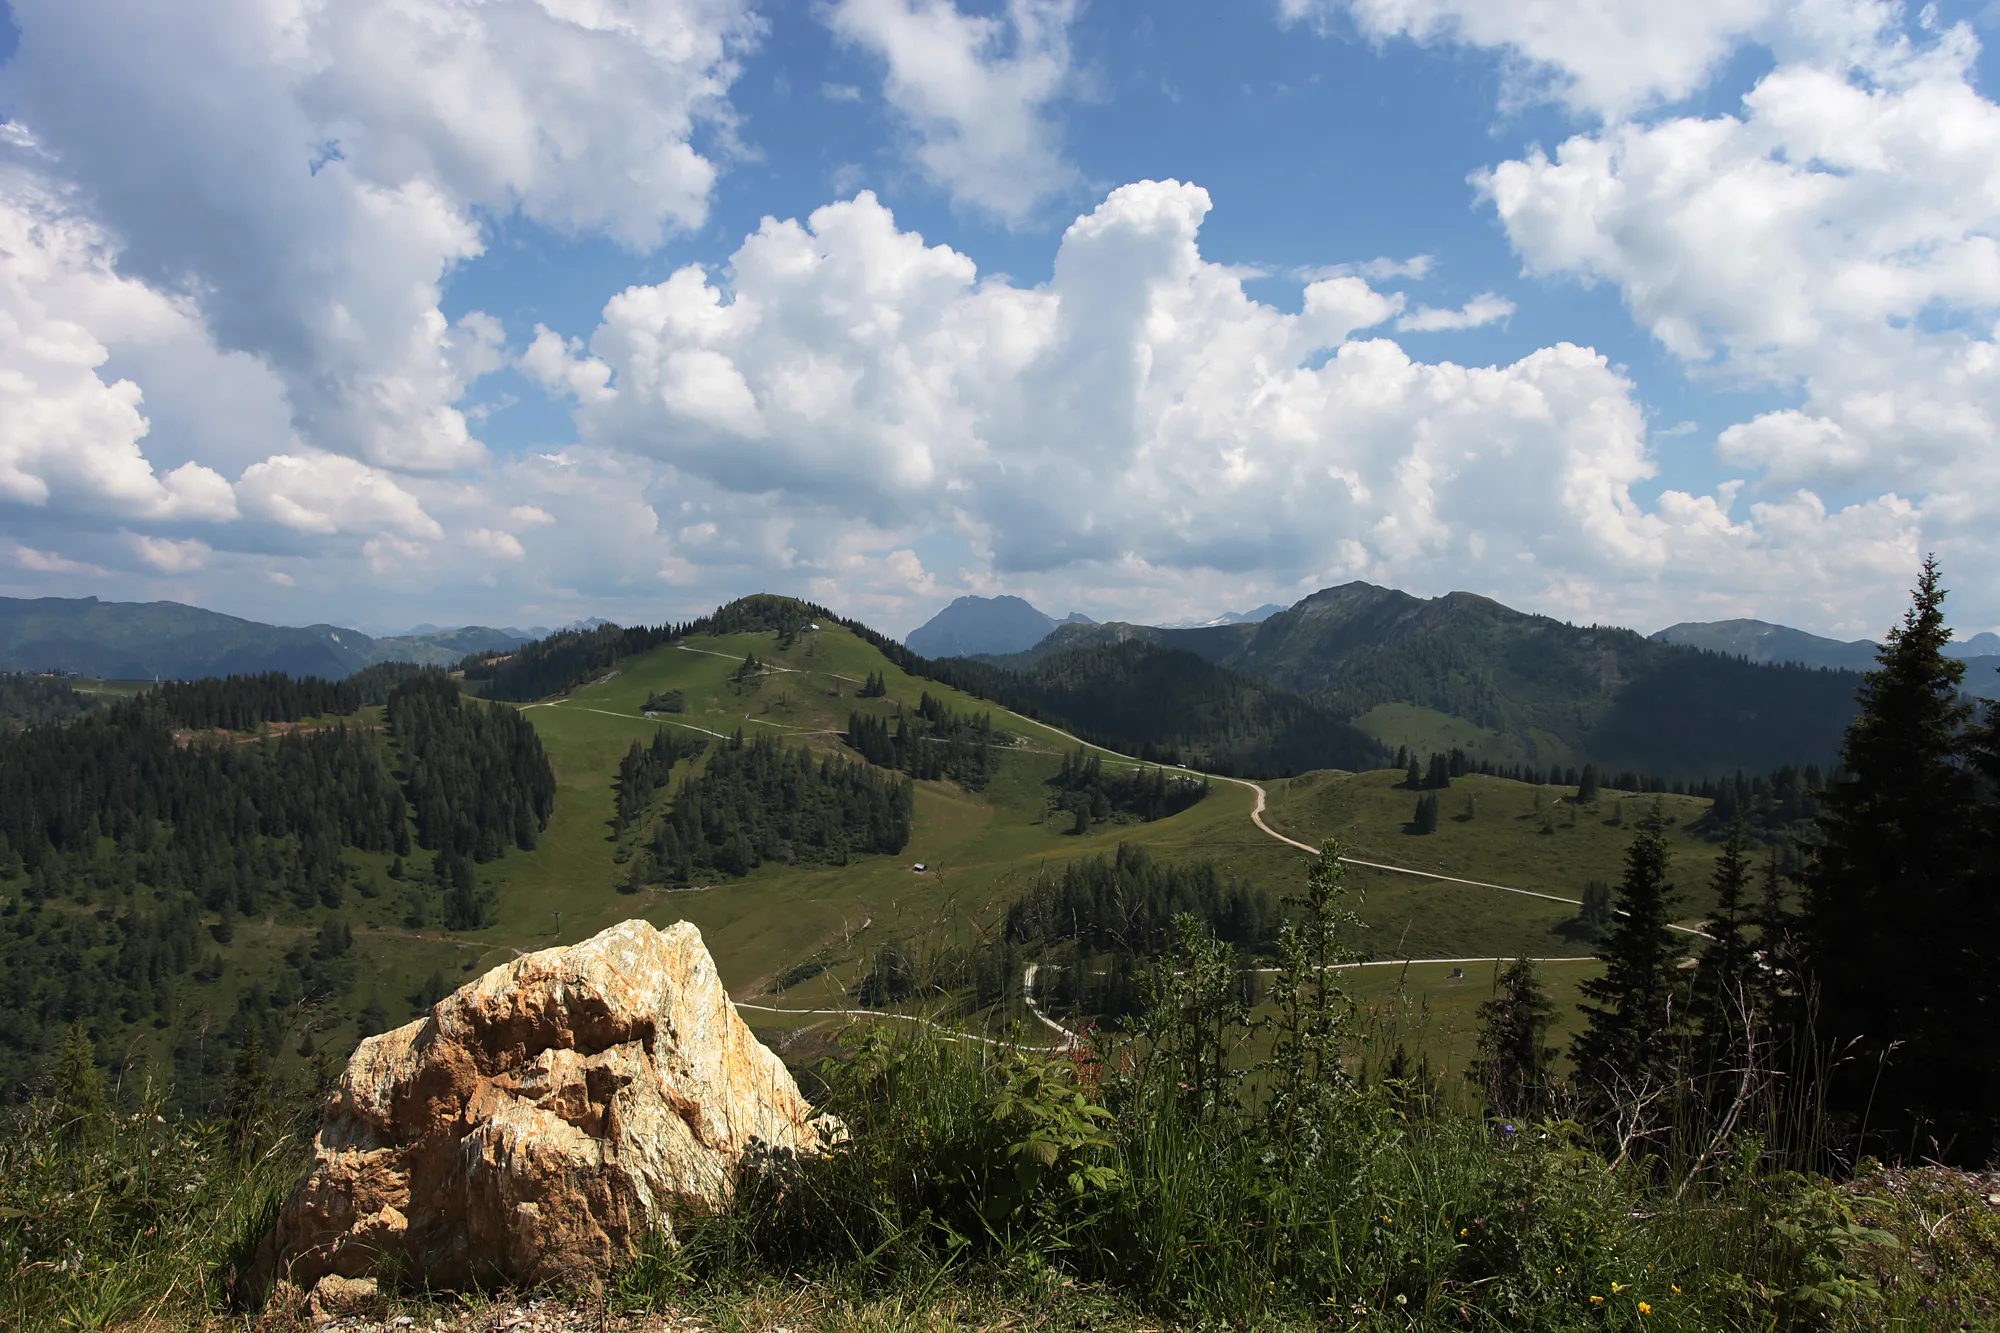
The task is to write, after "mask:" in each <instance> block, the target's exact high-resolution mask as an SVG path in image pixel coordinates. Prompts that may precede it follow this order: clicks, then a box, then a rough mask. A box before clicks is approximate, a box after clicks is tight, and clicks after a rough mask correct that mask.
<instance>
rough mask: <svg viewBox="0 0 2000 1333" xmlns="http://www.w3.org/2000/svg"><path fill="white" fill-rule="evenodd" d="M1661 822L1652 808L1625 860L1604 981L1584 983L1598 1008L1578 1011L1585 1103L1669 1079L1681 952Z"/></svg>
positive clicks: (1574, 1051) (1679, 1010)
mask: <svg viewBox="0 0 2000 1333" xmlns="http://www.w3.org/2000/svg"><path fill="white" fill-rule="evenodd" d="M1670 868H1671V858H1670V856H1669V853H1668V849H1667V824H1666V817H1665V816H1664V814H1662V812H1661V811H1660V810H1659V808H1658V807H1655V808H1654V810H1653V812H1652V813H1651V814H1649V815H1647V816H1646V818H1645V819H1644V820H1643V821H1641V823H1640V825H1639V832H1638V835H1637V836H1636V837H1634V838H1633V839H1632V845H1631V847H1630V848H1628V849H1627V850H1626V853H1625V876H1624V878H1623V879H1622V880H1621V881H1620V882H1619V886H1618V912H1619V914H1618V915H1617V916H1616V917H1614V918H1613V920H1612V927H1611V935H1610V938H1609V939H1607V940H1606V941H1605V943H1604V946H1603V947H1602V948H1601V949H1600V950H1599V951H1598V957H1600V958H1602V959H1603V960H1604V975H1603V976H1601V977H1597V978H1594V979H1592V980H1590V981H1586V982H1584V983H1583V993H1584V994H1585V995H1587V996H1589V997H1590V998H1591V999H1593V1000H1595V1001H1597V1003H1596V1004H1595V1005H1590V1004H1586V1005H1580V1006H1578V1007H1579V1008H1580V1009H1581V1010H1582V1011H1583V1014H1584V1029H1583V1031H1582V1032H1580V1033H1578V1034H1577V1036H1576V1039H1575V1041H1574V1042H1573V1043H1572V1044H1571V1057H1572V1058H1573V1059H1574V1060H1575V1062H1576V1069H1577V1073H1578V1074H1579V1075H1580V1076H1581V1077H1582V1079H1583V1082H1584V1084H1585V1087H1586V1088H1587V1089H1588V1090H1589V1093H1590V1095H1593V1096H1595V1097H1597V1098H1598V1099H1600V1100H1603V1099H1610V1100H1616V1099H1618V1098H1620V1097H1622V1096H1625V1095H1628V1094H1630V1093H1632V1092H1635V1091H1637V1090H1640V1089H1643V1088H1645V1087H1647V1086H1656V1085H1657V1084H1658V1082H1659V1081H1660V1079H1662V1078H1663V1077H1664V1076H1665V1075H1666V1074H1667V1072H1668V1070H1669V1068H1670V1065H1671V1060H1672V1055H1673V1049H1672V1048H1673V1046H1674V1044H1675V1043H1674V1041H1673V1038H1674V1037H1675V1036H1677V1035H1678V1029H1679V1028H1680V1027H1681V1026H1682V1022H1683V1019H1684V1016H1685V1014H1684V1010H1685V1006H1684V1005H1683V1004H1682V1002H1681V999H1682V997H1681V991H1682V986H1681V979H1680V974H1679V967H1680V960H1681V954H1682V950H1681V947H1680V944H1679V942H1678V941H1677V940H1676V939H1675V938H1674V932H1673V928H1672V923H1673V906H1674V899H1675V894H1674V891H1673V885H1672V883H1671V882H1670V880H1669V879H1668V874H1669V870H1670Z"/></svg>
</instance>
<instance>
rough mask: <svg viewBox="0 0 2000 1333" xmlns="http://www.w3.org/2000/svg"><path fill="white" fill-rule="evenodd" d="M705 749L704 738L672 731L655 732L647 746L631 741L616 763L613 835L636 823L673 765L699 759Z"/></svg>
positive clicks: (661, 787) (661, 729)
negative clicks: (621, 757) (616, 792)
mask: <svg viewBox="0 0 2000 1333" xmlns="http://www.w3.org/2000/svg"><path fill="white" fill-rule="evenodd" d="M707 745H708V741H707V739H706V738H705V737H701V736H685V735H680V734H677V733H676V732H675V731H674V730H673V728H671V727H661V728H660V729H659V730H658V731H655V732H654V733H653V739H652V741H651V743H649V744H646V745H641V744H640V743H639V742H638V741H633V742H632V744H631V746H630V748H628V749H627V750H626V751H625V757H624V758H623V759H620V760H619V761H618V800H617V804H616V806H615V809H614V812H613V815H612V824H613V827H614V829H615V831H616V832H619V833H623V832H624V831H625V830H626V829H628V828H630V827H632V825H634V824H636V823H638V822H639V820H640V819H641V818H643V817H644V815H645V813H646V807H647V806H648V805H650V804H651V803H652V800H653V794H654V793H655V792H657V791H660V790H661V789H663V788H664V787H665V786H666V785H667V780H668V778H670V777H671V776H672V775H673V771H674V765H675V764H678V763H681V762H682V761H684V760H691V759H698V758H700V757H701V752H702V750H703V749H705V748H706V747H707Z"/></svg>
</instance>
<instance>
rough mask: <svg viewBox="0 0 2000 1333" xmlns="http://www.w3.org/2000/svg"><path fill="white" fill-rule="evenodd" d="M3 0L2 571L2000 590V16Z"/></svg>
mask: <svg viewBox="0 0 2000 1333" xmlns="http://www.w3.org/2000/svg"><path fill="white" fill-rule="evenodd" d="M6 13H7V18H8V20H9V28H10V32H9V33H7V34H0V54H4V57H5V59H4V63H0V115H4V116H5V118H6V124H5V135H4V138H0V365H4V366H7V367H10V368H11V369H12V372H13V373H11V374H9V375H0V418H5V419H7V420H8V421H9V422H10V426H9V429H8V430H7V431H6V432H4V433H0V593H4V594H6V595H16V596H43V595H61V596H80V595H86V594H89V595H96V596H99V597H103V598H107V599H150V598H155V597H169V598H174V599H177V600H183V601H191V602H196V603H200V604H202V605H208V606H214V607H217V608H219V609H223V610H228V611H232V612H236V613H239V614H244V615H250V616H255V617H258V618H264V619H271V620H278V621H284V622H290V623H304V622H308V621H319V620H332V621H337V622H340V623H348V624H358V625H361V626H363V627H364V628H392V627H396V626H399V625H405V624H409V623H414V622H416V621H433V622H440V623H460V622H468V621H479V622H486V623H512V624H527V623H555V622H558V621H560V620H565V619H569V618H572V617H575V616H582V615H593V614H595V615H605V616H610V617H613V618H617V619H624V620H637V619H654V620H657V619H663V618H668V617H672V616H680V615H685V614H688V613H690V612H692V611H696V610H700V609H703V608H705V607H707V606H711V605H713V604H715V603H716V602H718V601H720V600H723V599H726V598H728V597H732V596H736V595H740V594H741V593H744V592H749V591H753V590H758V589H771V590H777V591H784V592H792V593H797V594H801V595H806V596H810V597H814V598H816V599H818V600H821V601H825V602H828V603H830V604H833V605H835V606H837V607H839V608H841V609H843V610H847V611H849V612H851V613H853V614H856V615H859V616H861V617H862V618H864V619H866V620H869V621H870V622H872V623H876V624H878V625H881V626H882V627H883V628H885V629H888V630H891V631H897V632H900V631H904V630H907V629H908V628H910V627H912V626H913V625H915V624H917V623H920V622H921V621H922V620H923V619H925V618H926V617H927V616H928V615H929V614H930V613H931V612H933V611H934V610H935V609H936V608H937V607H939V606H941V605H942V604H943V603H944V602H946V601H948V600H950V598H952V597H953V596H956V595H958V594H960V593H965V592H980V593H993V592H1001V591H1006V592H1014V593H1019V594H1021V595H1023V596H1027V597H1029V598H1030V599H1031V600H1033V601H1035V602H1036V603H1037V604H1038V605H1041V606H1043V607H1044V608H1045V609H1048V610H1051V611H1053V612H1056V613H1058V614H1060V613H1062V612H1064V611H1068V610H1070V609H1080V610H1083V611H1085V612H1086V613H1088V614H1090V615H1093V616H1095V617H1098V618H1106V617H1120V618H1130V619H1160V620H1174V619H1183V618H1200V617H1206V616H1208V615H1212V614H1214V613H1216V612H1218V611H1222V610H1227V609H1242V608H1247V607H1250V606H1254V605H1256V604H1258V603H1261V602H1265V601H1277V602H1281V603H1283V602H1289V601H1292V600H1294V599H1296V598H1297V597H1299V596H1302V595H1304V594H1305V593H1307V592H1309V591H1311V590H1313V589H1314V588H1317V587H1321V586H1325V585H1327V584H1330V583H1336V582H1342V581H1345V580H1347V579H1350V578H1365V579H1368V580H1370V581H1374V582H1380V583H1386V584H1392V585H1396V586H1401V587H1407V588H1409V589H1411V590H1412V591H1415V592H1419V593H1423V594H1435V593H1441V592H1445V591H1449V590H1452V589H1460V588H1462V589H1468V590H1471V591H1475V592H1481V593H1485V594H1487V595H1490V596H1494V597H1497V598H1499V599H1501V600H1503V601H1506V602H1509V603H1510V604H1513V605H1516V606H1521V607H1523V608H1526V609H1532V610H1537V611H1545V612H1549V613H1551V614H1556V615H1561V616H1565V617H1568V618H1572V619H1578V620H1605V621H1616V622H1620V623H1627V624H1632V625H1634V626H1636V627H1638V628H1641V629H1647V630H1650V629H1653V628H1657V627H1658V626H1660V625H1664V624H1668V623H1671V622H1673V621H1676V620H1682V619H1716V618H1722V617H1725V616H1735V615H1753V616H1760V617H1763V618H1766V619H1772V620H1779V621H1784V622H1787V623H1792V624H1798V625H1801V626H1803V627H1806V628H1809V629H1814V630H1817V631H1820V632H1825V633H1835V634H1840V635H1843V636H1850V637H1851V636H1855V635H1860V634H1870V635H1875V634H1879V633H1880V632H1881V630H1882V629H1883V628H1884V627H1885V626H1886V624H1887V622H1888V620H1889V619H1890V618H1891V617H1893V616H1894V615H1895V613H1896V611H1897V609H1898V608H1899V606H1900V604H1901V601H1902V598H1903V596H1904V590H1905V589H1906V588H1907V586H1908V584H1909V582H1910V580H1911V577H1912V575H1913V573H1914V570H1915V567H1916V565H1917V563H1918V561H1919V560H1920V559H1921V557H1922V553H1923V552H1924V551H1927V550H1936V551H1938V552H1939V553H1940V554H1941V556H1942V558H1943V559H1944V560H1945V563H1946V569H1947V574H1948V577H1949V579H1950V581H1951V583H1952V585H1953V586H1954V588H1955V589H1956V592H1955V602H1954V604H1955V609H1956V611H1957V615H1958V620H1959V623H1960V624H1961V625H1962V626H1963V628H1964V630H1965V632H1967V633H1970V632H1973V631H1975V630H1979V629H1986V628H1993V627H1995V626H1996V625H2000V579H1996V578H1995V576H1994V574H1993V573H1992V571H1993V570H1995V569H2000V560H1996V558H1995V557H1996V556H2000V551H1996V549H1995V546H1996V543H1995V541H1994V538H1993V537H1992V535H1991V534H1992V533H1994V532H1996V531H2000V512H1996V511H2000V498H1996V497H2000V351H1996V347H2000V341H1997V339H1996V320H2000V108H1996V106H1995V104H1994V101H1993V96H1992V92H1991V89H1992V88H1993V86H1994V83H1993V80H1994V77H1995V74H1996V72H2000V69H1996V62H1995V56H1994V54H1993V53H1992V52H1991V51H1989V50H1988V49H1987V48H1988V46H1990V45H1991V44H1992V43H1993V42H1994V41H1995V40H1996V38H2000V4H1994V3H1986V2H1985V0H1981V3H1955V4H1943V3H1940V4H1937V5H1933V6H1927V7H1923V8H1917V7H1903V6H1898V5H1893V4H1886V3H1881V2H1880V0H1805V2H1804V3H1799V4H1782V3H1778V2H1777V0H1688V3H1685V4H1682V5H1678V6H1673V7H1662V6H1658V5H1654V4H1644V3H1638V2H1637V0H1551V2H1550V3H1547V4H1543V5H1539V6H1534V7H1527V6H1493V5H1490V4H1486V5H1480V4H1474V3H1471V0H1258V2H1257V3H1248V4H1242V5H1233V6H1216V5H1192V4H1150V5H1148V4H1139V3H1130V2H1127V0H1096V2H1095V3H1083V2H1082V0H1010V2H1009V3H986V2H982V3H977V4H975V3H972V0H959V2H958V3H954V2H953V0H828V2H827V3H820V4H802V3H779V4H759V3H756V0H486V2H485V3H482V4H469V3H464V2H463V0H351V2H350V3H346V4H343V5H340V6H326V7H305V8H301V7H299V6H297V5H295V4H293V3H290V0H216V3H213V4H210V5H204V6H202V7H200V8H199V9H197V10H194V11H182V12H178V13H171V14H169V13H163V12H162V11H161V7H159V6H157V5H152V4H148V3H145V0H14V3H13V4H12V6H11V8H8V9H7V11H6Z"/></svg>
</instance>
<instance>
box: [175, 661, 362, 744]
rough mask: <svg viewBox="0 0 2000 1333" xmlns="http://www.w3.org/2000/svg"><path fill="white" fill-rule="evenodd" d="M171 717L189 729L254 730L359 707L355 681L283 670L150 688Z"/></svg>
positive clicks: (340, 713) (341, 714)
mask: <svg viewBox="0 0 2000 1333" xmlns="http://www.w3.org/2000/svg"><path fill="white" fill-rule="evenodd" d="M147 697H148V698H150V699H151V700H152V701H153V702H154V703H155V704H157V705H158V707H159V708H160V710H161V711H162V712H163V713H164V714H165V715H166V717H167V719H168V721H170V722H171V723H172V724H173V725H175V726H177V727H185V728H187V729H188V730H190V731H207V730H222V731H255V730H257V728H258V727H260V726H262V725H263V724H265V723H268V722H298V721H301V720H303V719H305V718H309V717H336V716H337V717H346V716H349V715H351V714H353V713H354V712H355V711H356V710H358V709H359V708H360V707H361V702H362V700H361V690H360V689H359V687H357V686H356V684H355V683H354V682H353V681H351V680H321V679H319V678H318V677H316V676H306V677H303V678H297V677H293V676H288V675H286V674H285V673H284V672H282V671H264V672H260V673H258V674H257V675H254V676H225V677H222V678H220V679H217V678H214V677H210V678H208V679H204V680H170V681H167V682H165V683H164V684H160V685H156V686H154V687H153V688H152V689H151V690H149V691H147Z"/></svg>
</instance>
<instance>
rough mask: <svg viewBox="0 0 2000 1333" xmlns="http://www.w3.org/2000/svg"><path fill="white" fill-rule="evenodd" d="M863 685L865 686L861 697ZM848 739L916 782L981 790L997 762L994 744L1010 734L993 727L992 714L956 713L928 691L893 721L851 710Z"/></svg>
mask: <svg viewBox="0 0 2000 1333" xmlns="http://www.w3.org/2000/svg"><path fill="white" fill-rule="evenodd" d="M867 688H868V687H867V686H863V690H864V697H866V695H865V691H866V689H867ZM847 743H848V744H849V745H851V746H853V747H854V750H855V752H856V753H857V754H859V755H860V756H861V757H862V758H863V759H866V760H867V761H868V762H869V763H871V764H876V765H879V766H880V767H882V768H893V769H895V770H896V771H897V772H899V773H905V774H908V775H909V776H910V777H912V778H916V779H918V780H920V781H924V780H935V779H939V778H948V779H950V780H951V781H953V782H956V783H957V784H958V785H959V786H961V787H963V788H965V789H966V790H967V791H984V790H985V789H986V784H987V783H988V782H990V781H991V780H992V778H993V772H994V769H995V767H996V765H997V764H998V762H999V758H998V756H997V755H995V754H994V752H993V747H994V746H995V745H996V744H999V745H1006V744H1007V743H1008V736H1007V734H1006V733H1005V732H996V731H995V730H994V729H993V715H992V714H991V713H981V714H979V715H978V716H977V717H969V716H966V715H964V714H962V713H955V712H953V711H951V710H950V709H948V708H946V707H945V706H944V705H943V704H942V703H940V702H939V701H938V700H937V699H934V698H932V697H931V695H930V693H929V692H928V691H926V692H925V693H924V695H923V698H922V699H921V701H920V702H919V703H918V704H917V707H916V709H915V710H914V711H909V712H905V713H904V714H903V715H902V716H900V717H898V718H896V719H895V722H894V725H893V726H892V725H891V724H890V722H889V721H888V720H887V719H884V718H878V717H875V716H873V715H872V714H868V713H852V714H850V715H849V716H848V719H847Z"/></svg>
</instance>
